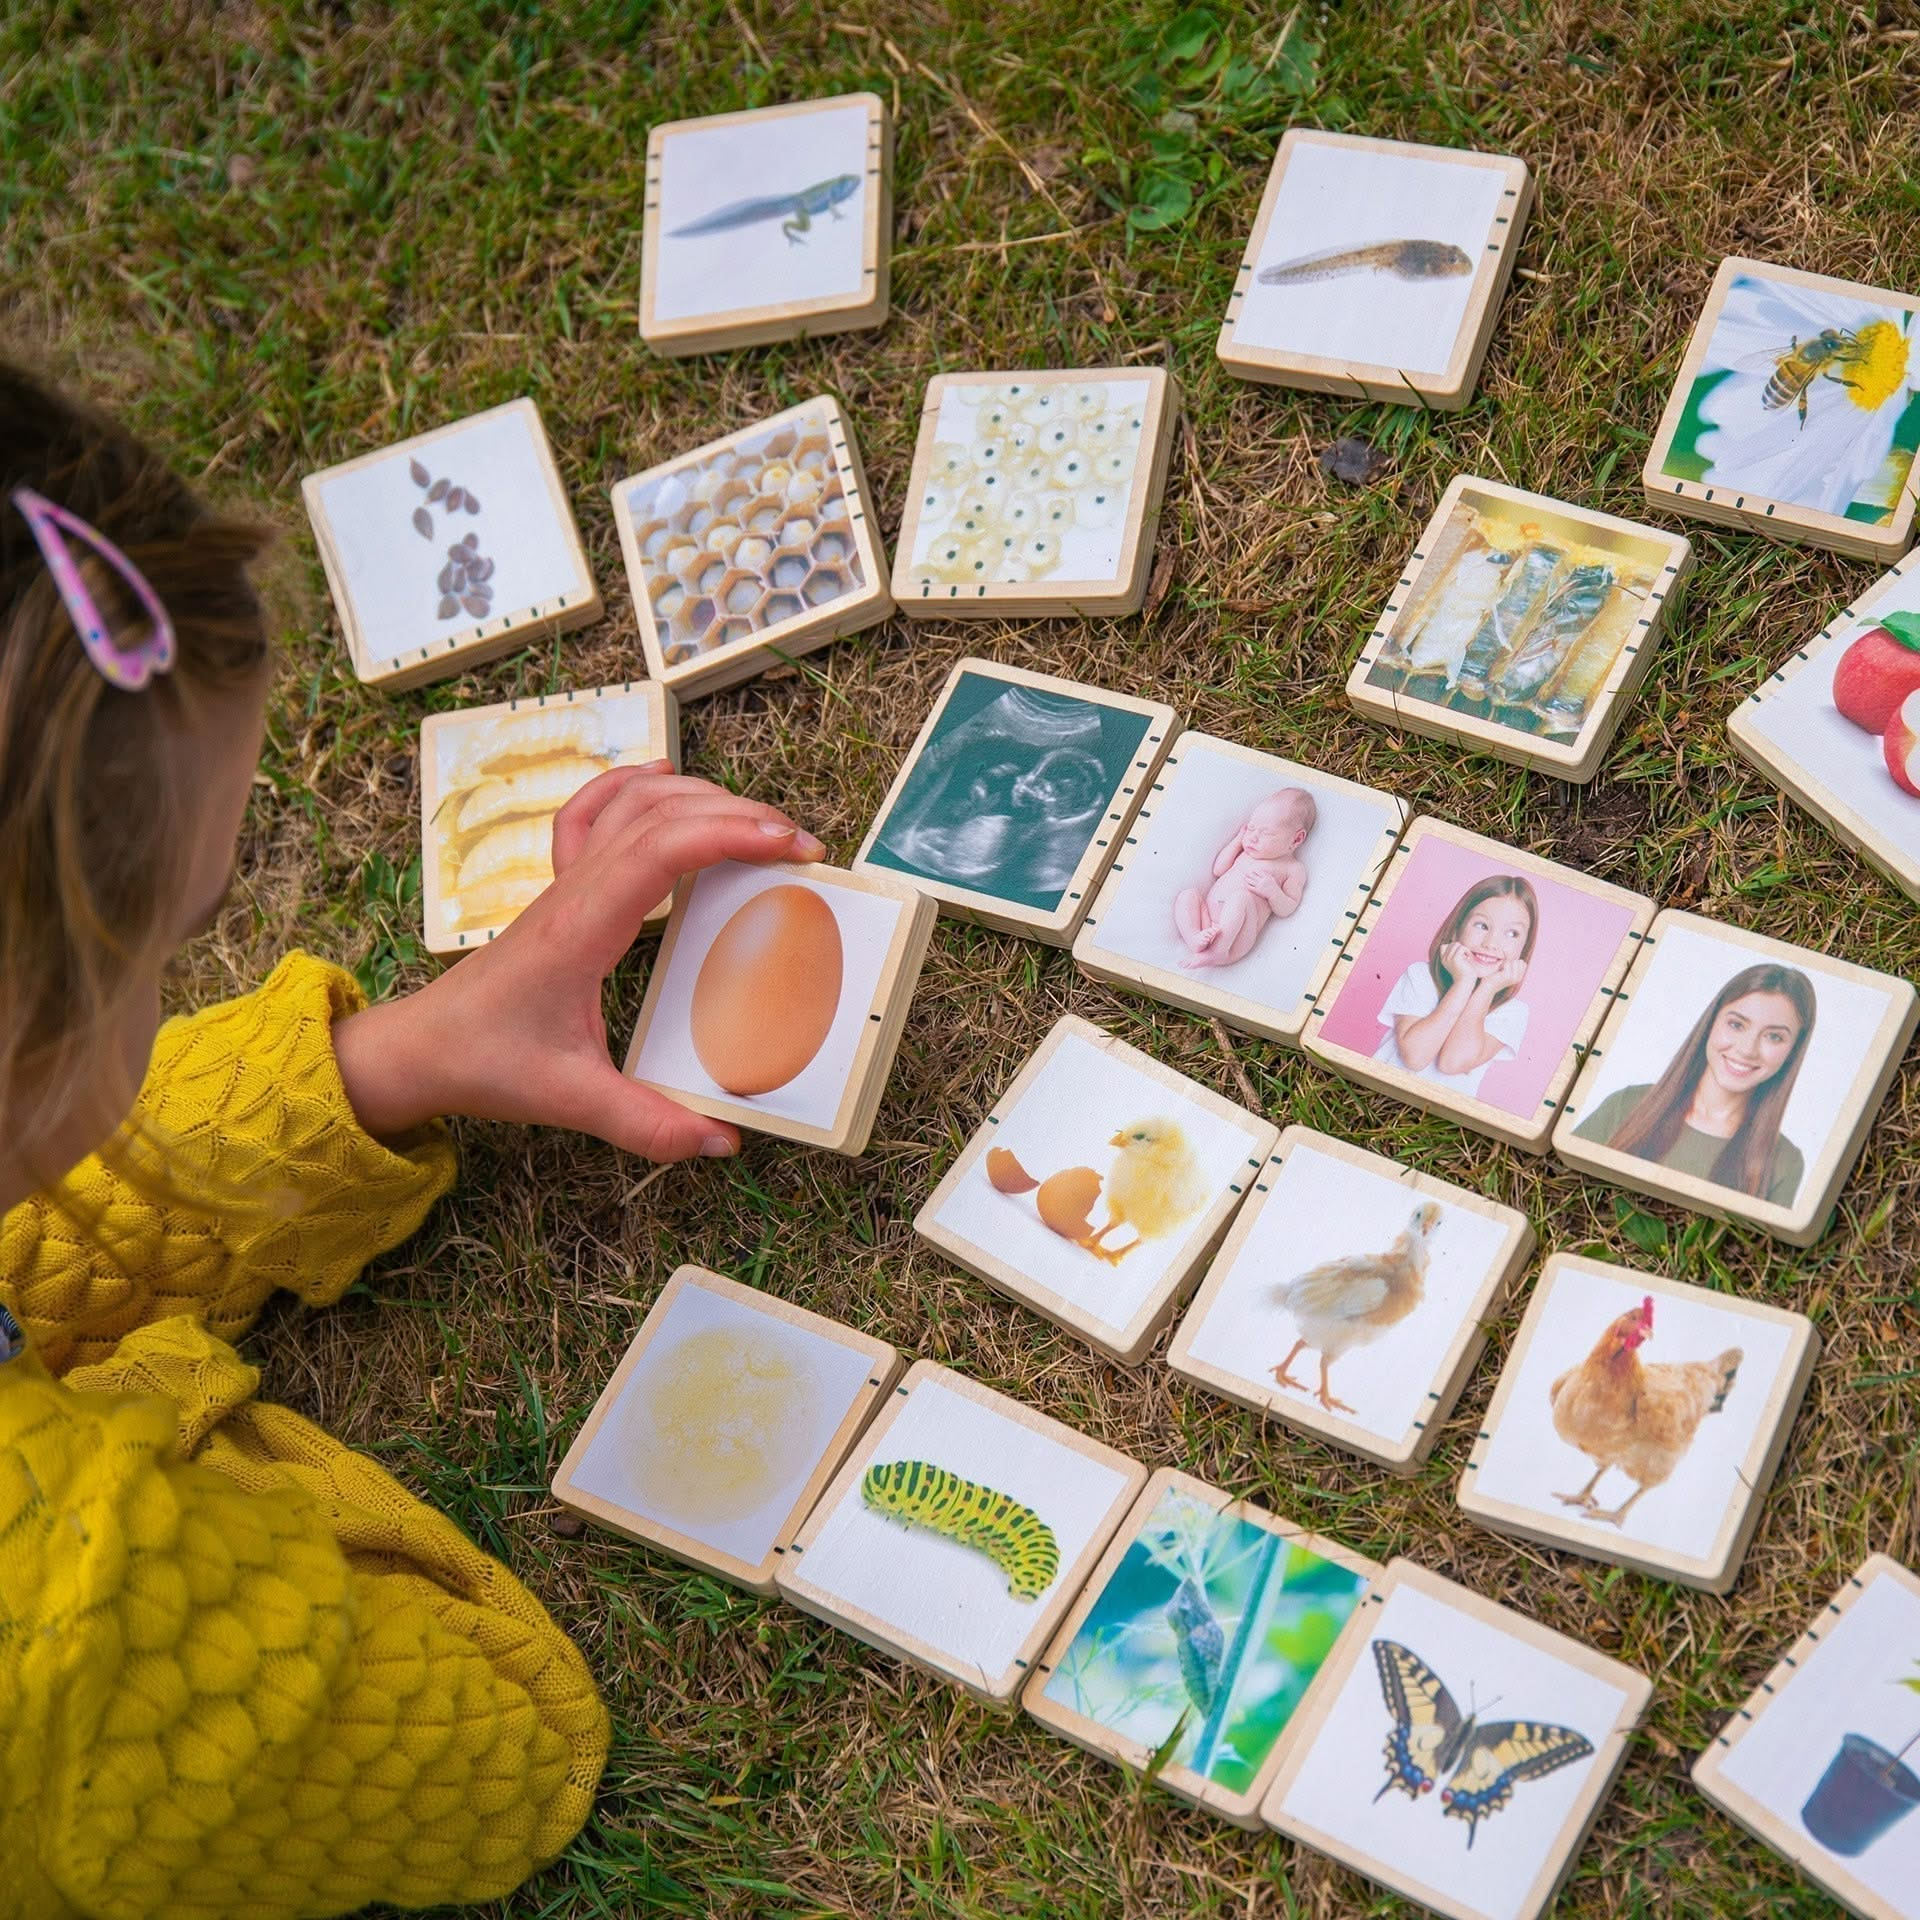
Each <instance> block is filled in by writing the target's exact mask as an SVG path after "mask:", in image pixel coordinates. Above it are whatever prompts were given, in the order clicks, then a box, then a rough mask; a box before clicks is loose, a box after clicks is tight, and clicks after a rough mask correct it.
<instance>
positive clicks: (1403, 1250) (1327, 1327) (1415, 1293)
mask: <svg viewBox="0 0 1920 1920" xmlns="http://www.w3.org/2000/svg"><path fill="white" fill-rule="evenodd" d="M1439 1224H1440V1209H1439V1208H1438V1207H1437V1206H1436V1205H1435V1204H1434V1203H1433V1202H1432V1201H1431V1200H1423V1201H1422V1202H1421V1203H1420V1205H1419V1206H1417V1207H1415V1208H1414V1210H1413V1214H1412V1217H1411V1218H1410V1219H1409V1220H1408V1221H1407V1224H1406V1229H1405V1231H1404V1232H1403V1233H1401V1235H1400V1237H1399V1238H1398V1239H1397V1240H1395V1241H1394V1243H1393V1245H1392V1246H1390V1247H1389V1248H1388V1249H1387V1250H1386V1252H1385V1253H1367V1254H1347V1255H1344V1256H1343V1257H1342V1258H1340V1259H1338V1260H1324V1261H1322V1262H1321V1263H1320V1265H1319V1266H1317V1267H1309V1268H1308V1269H1307V1271H1306V1272H1305V1273H1303V1274H1301V1275H1300V1276H1299V1277H1298V1278H1297V1279H1294V1280H1283V1281H1282V1282H1281V1283H1280V1284H1279V1285H1278V1286H1277V1287H1274V1288H1273V1289H1272V1290H1271V1292H1270V1293H1269V1295H1268V1298H1269V1299H1271V1300H1272V1301H1273V1303H1274V1304H1275V1305H1276V1306H1280V1307H1285V1308H1286V1310H1287V1311H1288V1312H1289V1313H1290V1314H1292V1315H1293V1324H1294V1325H1295V1326H1296V1327H1297V1328H1298V1329H1299V1330H1300V1337H1299V1339H1297V1340H1296V1341H1295V1342H1294V1343H1293V1351H1292V1352H1291V1353H1289V1354H1288V1355H1287V1357H1286V1358H1285V1359H1284V1360H1282V1361H1281V1362H1280V1364H1279V1365H1278V1366H1277V1367H1275V1368H1274V1369H1273V1377H1274V1379H1275V1380H1277V1381H1278V1382H1279V1383H1280V1385H1281V1386H1283V1387H1292V1388H1293V1389H1294V1391H1295V1392H1296V1393H1312V1394H1313V1396H1314V1398H1315V1399H1316V1400H1318V1401H1319V1402H1320V1404H1321V1405H1322V1406H1323V1407H1325V1408H1326V1410H1327V1411H1328V1412H1329V1413H1351V1412H1352V1411H1353V1409H1352V1408H1351V1407H1350V1406H1348V1405H1347V1403H1346V1402H1345V1401H1344V1400H1336V1399H1335V1398H1334V1397H1333V1392H1332V1390H1331V1388H1330V1387H1329V1386H1328V1385H1327V1370H1328V1368H1329V1367H1331V1366H1332V1364H1333V1363H1334V1361H1336V1360H1338V1359H1339V1358H1340V1356H1341V1355H1342V1354H1343V1353H1346V1352H1347V1351H1348V1350H1349V1349H1350V1348H1353V1347H1363V1346H1365V1345H1366V1344H1367V1342H1368V1341H1370V1340H1377V1339H1379V1337H1380V1336H1381V1335H1382V1334H1383V1333H1385V1332H1386V1330H1387V1329H1388V1328H1389V1327H1391V1326H1397V1325H1398V1324H1399V1323H1400V1322H1401V1321H1402V1320H1404V1319H1405V1318H1406V1317H1407V1315H1408V1314H1410V1313H1411V1312H1412V1311H1413V1310H1414V1308H1415V1307H1417V1306H1418V1305H1419V1304H1420V1302H1421V1301H1422V1300H1423V1299H1425V1298H1426V1293H1427V1242H1428V1241H1429V1240H1430V1239H1432V1237H1433V1232H1434V1229H1435V1228H1436V1227H1438V1226H1439ZM1309 1347H1310V1348H1312V1349H1313V1351H1314V1352H1316V1353H1317V1354H1319V1356H1320V1385H1319V1388H1318V1390H1317V1391H1316V1390H1315V1389H1314V1388H1312V1387H1309V1386H1308V1385H1307V1383H1306V1382H1305V1381H1304V1380H1296V1379H1295V1378H1294V1377H1293V1374H1292V1371H1291V1369H1292V1367H1293V1363H1294V1361H1295V1360H1296V1359H1297V1358H1298V1357H1299V1355H1300V1353H1301V1351H1302V1349H1304V1348H1309Z"/></svg>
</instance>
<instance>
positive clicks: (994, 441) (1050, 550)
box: [893, 367, 1180, 620]
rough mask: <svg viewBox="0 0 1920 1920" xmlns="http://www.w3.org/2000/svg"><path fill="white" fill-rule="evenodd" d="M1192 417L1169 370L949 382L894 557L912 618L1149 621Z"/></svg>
mask: <svg viewBox="0 0 1920 1920" xmlns="http://www.w3.org/2000/svg"><path fill="white" fill-rule="evenodd" d="M1179 410H1180V394H1179V389H1178V387H1177V386H1176V385H1175V384H1174V382H1173V381H1172V379H1171V378H1170V377H1169V376H1168V375H1167V373H1166V372H1165V371H1164V370H1163V369H1161V368H1159V367H1139V368H1131V367H1092V368H1087V367H1079V368H1071V369H1065V370H1049V371H1045V372H1038V373H947V374H938V375H936V376H935V377H934V378H933V379H932V380H931V381H929V382H928V385H927V399H926V405H925V407H924V409H923V410H922V412H921V415H920V437H919V440H918V442H917V444H916V445H915V447H914V453H913V473H912V476H911V477H910V479H909V480H908V482H907V506H906V511H905V512H904V513H903V514H902V515H901V518H900V536H899V541H898V544H897V546H896V549H895V552H894V559H893V597H894V599H895V600H896V601H898V602H899V606H900V611H901V612H902V613H904V614H907V615H909V616H911V617H913V618H916V619H940V620H961V619H968V618H982V619H1005V618H1008V617H1009V616H1017V615H1022V614H1047V613H1057V614H1074V613H1082V614H1086V613H1105V614H1126V613H1137V612H1138V611H1139V610H1140V603H1141V602H1142V600H1144V599H1145V597H1146V591H1147V575H1148V571H1149V569H1150V567H1151V565H1152V561H1153V537H1154V531H1155V529H1156V528H1157V526H1158V525H1159V520H1160V502H1161V497H1162V495H1163V494H1164V492H1165V490H1166V482H1167V462H1168V460H1169V458H1170V456H1171V454H1172V450H1173V428H1174V422H1175V420H1176V418H1177V417H1178V415H1179Z"/></svg>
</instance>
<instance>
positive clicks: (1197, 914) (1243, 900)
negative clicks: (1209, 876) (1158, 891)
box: [1173, 787, 1319, 967]
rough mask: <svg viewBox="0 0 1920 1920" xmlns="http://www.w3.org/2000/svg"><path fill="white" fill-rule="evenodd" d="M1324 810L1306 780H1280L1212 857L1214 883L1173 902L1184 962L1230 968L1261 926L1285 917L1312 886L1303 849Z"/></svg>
mask: <svg viewBox="0 0 1920 1920" xmlns="http://www.w3.org/2000/svg"><path fill="white" fill-rule="evenodd" d="M1318 817H1319V809H1318V808H1317V807H1316V806H1315V805H1314V804H1313V795H1312V794H1310V793H1308V792H1307V790H1306V789H1305V788H1304V787H1282V788H1281V789H1280V791H1279V792H1278V793H1274V794H1269V795H1268V796H1267V798H1266V799H1264V800H1262V801H1261V802H1260V804H1259V805H1258V806H1257V807H1255V808H1254V810H1253V811H1252V812H1251V813H1250V814H1248V815H1247V819H1246V824H1245V825H1244V826H1243V827H1241V829H1240V831H1239V832H1238V833H1236V834H1235V835H1234V836H1233V838H1232V839H1231V840H1229V841H1228V842H1227V844H1226V845H1225V846H1224V847H1222V848H1221V849H1220V851H1219V853H1218V854H1216V855H1215V856H1214V862H1213V885H1212V886H1210V887H1209V888H1208V889H1207V890H1206V892H1205V893H1204V894H1203V893H1202V892H1201V891H1200V889H1199V888H1198V887H1186V888H1183V889H1182V891H1181V892H1180V893H1178V894H1177V895H1175V897H1174V902H1173V924H1174V928H1175V930H1176V931H1177V932H1178V933H1179V935H1180V939H1181V943H1182V944H1183V945H1184V946H1185V947H1186V949H1187V951H1186V954H1185V956H1184V957H1183V958H1182V960H1181V962H1180V964H1181V965H1182V966H1183V967H1230V966H1232V965H1233V963H1234V962H1235V961H1236V960H1244V959H1245V958H1246V957H1247V955H1248V954H1250V953H1251V952H1252V951H1253V944H1254V942H1255V941H1256V940H1258V939H1259V938H1260V929H1261V928H1262V927H1264V926H1265V925H1266V924H1267V922H1268V921H1269V920H1270V919H1273V918H1275V917H1276V916H1277V917H1278V918H1280V919H1282V920H1284V919H1285V918H1286V917H1287V915H1288V914H1290V913H1292V912H1293V910H1294V909H1295V908H1296V907H1298V906H1299V904H1300V901H1301V897H1302V896H1303V895H1304V894H1305V893H1306V890H1307V866H1306V862H1305V861H1304V860H1302V859H1301V858H1300V857H1299V856H1300V849H1301V847H1303V846H1304V845H1305V844H1306V839H1307V835H1308V834H1310V833H1311V832H1312V831H1313V823H1314V821H1315V820H1316V819H1317V818H1318Z"/></svg>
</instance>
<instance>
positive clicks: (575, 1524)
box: [548, 1513, 587, 1540]
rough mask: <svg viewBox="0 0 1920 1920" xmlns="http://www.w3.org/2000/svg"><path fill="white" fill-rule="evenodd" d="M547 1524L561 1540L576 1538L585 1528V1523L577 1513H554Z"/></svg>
mask: <svg viewBox="0 0 1920 1920" xmlns="http://www.w3.org/2000/svg"><path fill="white" fill-rule="evenodd" d="M548 1524H549V1525H550V1526H551V1527H552V1528H553V1530H554V1532H555V1533H557V1534H558V1535H559V1536H560V1538H561V1539H562V1540H578V1539H579V1538H580V1536H581V1535H582V1534H583V1533H585V1532H586V1530H587V1523H586V1522H585V1521H584V1520H582V1519H581V1518H580V1516H579V1515H578V1514H577V1513H556V1514H555V1515H554V1516H553V1518H552V1520H551V1521H549V1522H548Z"/></svg>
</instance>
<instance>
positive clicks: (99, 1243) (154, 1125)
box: [0, 953, 454, 1373]
mask: <svg viewBox="0 0 1920 1920" xmlns="http://www.w3.org/2000/svg"><path fill="white" fill-rule="evenodd" d="M363 1004H364V1002H363V1000H362V997H361V994H360V991H359V989H358V987H357V986H356V985H355V984H354V982H353V980H352V978H351V977H350V976H349V975H347V974H345V973H342V972H341V971H340V970H339V969H338V968H337V967H332V966H329V965H327V964H326V963H325V962H323V961H319V960H315V959H313V958H312V957H310V956H309V955H307V954H301V953H296V954H292V955H290V956H289V957H288V958H287V959H286V960H284V961H282V962H281V964H280V965H279V966H278V967H277V968H276V969H275V970H274V972H273V974H272V976H271V977H270V978H269V979H268V980H267V982H266V984H265V985H264V986H262V987H261V988H260V989H259V991H258V992H256V993H250V994H247V995H244V996H243V997H241V998H240V999H237V1000H230V1001H227V1002H225V1003H224V1004H222V1005H220V1006H216V1007H210V1008H208V1009H207V1010H206V1011H205V1012H204V1013H198V1014H194V1015H192V1016H190V1017H188V1018H185V1019H178V1020H171V1021H169V1022H168V1023H167V1024H166V1025H165V1026H164V1027H162V1028H161V1030H160V1034H159V1037H158V1039H157V1040H156V1041H155V1044H154V1051H153V1061H152V1064H151V1066H150V1067H149V1068H148V1072H147V1079H146V1084H145V1085H144V1086H143V1087H142V1089H141V1093H140V1100H139V1104H138V1107H137V1108H136V1111H135V1120H136V1127H137V1132H136V1135H135V1150H136V1152H144V1151H145V1149H146V1147H147V1146H149V1145H150V1146H151V1147H152V1148H153V1149H154V1150H155V1157H156V1158H157V1159H158V1160H159V1163H160V1164H162V1165H163V1166H164V1167H165V1170H166V1184H167V1189H168V1193H167V1194H163V1193H159V1192H156V1191H153V1190H150V1188H149V1186H148V1184H147V1183H146V1182H145V1181H142V1182H141V1183H140V1184H136V1183H135V1182H134V1181H133V1180H130V1179H129V1178H128V1177H127V1176H126V1174H124V1173H123V1172H120V1171H116V1170H115V1169H114V1168H113V1167H110V1166H109V1165H107V1164H106V1162H104V1161H103V1160H101V1159H99V1158H98V1157H96V1158H93V1159H90V1160H87V1161H86V1162H84V1163H83V1164H82V1165H81V1166H80V1167H79V1168H77V1169H76V1170H75V1172H74V1173H73V1174H71V1175H70V1176H69V1177H68V1178H67V1179H66V1180H64V1181H62V1182H61V1184H60V1186H59V1187H58V1188H56V1189H53V1190H52V1191H50V1192H47V1193H44V1194H41V1195H39V1196H37V1197H36V1198H34V1199H31V1200H27V1201H24V1202H22V1203H21V1205H19V1206H18V1207H16V1208H14V1209H13V1211H12V1212H11V1213H9V1214H8V1215H7V1216H6V1217H5V1219H4V1220H0V1301H4V1302H5V1303H6V1304H7V1305H9V1306H10V1307H11V1308H12V1309H13V1312H14V1314H15V1315H16V1316H17V1317H18V1319H19V1320H20V1322H21V1323H22V1324H23V1325H24V1326H25V1328H26V1330H27V1332H28V1334H29V1335H30V1336H31V1337H32V1339H33V1342H34V1345H35V1347H36V1350H37V1351H38V1352H39V1354H40V1356H41V1358H42V1359H43V1360H44V1361H45V1363H46V1364H47V1366H48V1367H50V1368H51V1369H52V1370H53V1371H54V1372H55V1373H62V1372H64V1371H65V1370H66V1369H67V1368H68V1367H69V1366H73V1365H76V1364H81V1363H84V1362H88V1361H95V1360H103V1359H105V1358H106V1357H107V1356H108V1355H109V1354H111V1353H112V1351H113V1349H114V1347H115V1345H116V1344H117V1343H118V1342H119V1341H120V1340H121V1339H122V1338H123V1337H124V1336H125V1335H126V1334H128V1333H129V1332H131V1331H132V1330H133V1329H134V1328H136V1327H140V1326H145V1325H148V1324H150V1323H151V1322H153V1321H156V1320H162V1319H167V1318H171V1317H173V1316H176V1315H182V1314H184V1315H186V1316H188V1317H189V1318H191V1319H194V1320H196V1321H198V1322H200V1323H201V1324H202V1325H204V1326H206V1327H207V1328H208V1329H209V1330H210V1331H212V1332H213V1333H215V1334H217V1335H219V1336H220V1337H221V1338H223V1339H232V1338H234V1337H236V1336H237V1335H239V1334H240V1333H242V1332H243V1331H244V1330H245V1329H246V1328H247V1326H248V1325H250V1324H251V1322H252V1321H253V1319H254V1317H255V1316H256V1315H257V1314H258V1312H259V1311H260V1308H261V1306H262V1305H263V1304H264V1303H265V1301H266V1299H267V1297H268V1296H269V1295H270V1294H271V1293H272V1292H273V1291H274V1289H275V1288H277V1287H286V1288H288V1289H290V1290H291V1291H292V1292H294V1293H297V1294H299V1295H300V1297H301V1298H302V1299H303V1300H306V1301H308V1302H309V1303H311V1304H313V1305H322V1304H325V1303H326V1302H328V1301H331V1300H335V1299H337V1298H338V1297H339V1296H340V1294H341V1293H342V1292H344V1291H345V1289H346V1288H347V1287H348V1286H349V1285H350V1284H351V1283H352V1281H353V1279H354V1277H355V1275H356V1274H358V1273H359V1271H360V1269H361V1268H362V1267H363V1266H365V1264H366V1263H367V1261H368V1260H370V1259H371V1258H372V1257H373V1256H374V1255H375V1254H377V1253H380V1252H383V1251H384V1250H385V1249H386V1248H388V1247H391V1246H393V1245H395V1244H397V1243H398V1242H399V1241H401V1240H404V1239H405V1238H406V1237H407V1235H408V1234H410V1233H412V1232H413V1231H414V1229H415V1228H416V1227H418V1226H419V1224H420V1222H421V1220H422V1219H423V1218H424V1217H425V1215H426V1211H427V1209H428V1207H429V1206H431V1205H432V1204H433V1202H434V1201H435V1200H436V1199H438V1198H439V1196H440V1195H441V1194H442V1193H444V1192H445V1191H446V1189H447V1187H448V1186H449V1185H450V1184H451V1183H452V1180H453V1174H454V1155H453V1146H452V1143H451V1141H450V1140H449V1139H448V1138H447V1136H446V1134H445V1133H444V1132H443V1131H442V1130H441V1129H440V1128H438V1127H432V1128H428V1129H425V1130H423V1131H422V1132H421V1133H419V1134H417V1135H415V1136H414V1137H412V1138H411V1139H408V1140H403V1141H399V1142H396V1143H394V1144H392V1145H390V1146H389V1145H382V1144H381V1143H380V1142H379V1141H377V1140H374V1139H373V1138H371V1137H370V1136H369V1135H368V1134H367V1133H366V1131H365V1130H364V1129H363V1128H362V1127H361V1126H360V1123H359V1121H358V1120H357V1119H356V1118H355V1116H354V1112H353V1108H352V1106H351V1105H350V1104H349V1102H348V1100H347V1094H346V1089H345V1087H344V1086H343V1085H342V1084H341V1080H340V1070H339V1067H338V1064H337V1063H336V1061H335V1059H334V1053H333V1024H334V1022H335V1021H336V1020H338V1019H341V1018H343V1017H344V1016H345V1015H347V1014H349V1013H353V1012H357V1011H358V1010H359V1008H360V1007H361V1006H362V1005H363ZM168 1194H171V1195H174V1196H189V1195H190V1196H192V1197H191V1198H190V1199H188V1198H185V1197H168Z"/></svg>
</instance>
